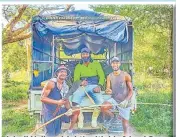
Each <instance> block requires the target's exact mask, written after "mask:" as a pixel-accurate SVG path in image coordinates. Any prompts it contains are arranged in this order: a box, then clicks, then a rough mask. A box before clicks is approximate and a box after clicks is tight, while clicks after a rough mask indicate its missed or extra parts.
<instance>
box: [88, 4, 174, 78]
mask: <svg viewBox="0 0 180 137" xmlns="http://www.w3.org/2000/svg"><path fill="white" fill-rule="evenodd" d="M90 8H92V9H93V10H95V11H98V12H104V13H110V14H116V15H121V16H126V17H130V18H131V19H132V21H133V26H134V46H135V48H134V66H135V70H136V72H137V71H138V72H146V73H147V72H149V68H152V71H151V72H152V73H153V74H154V75H160V76H164V74H165V75H168V76H172V67H173V66H172V62H173V60H172V52H173V39H172V38H173V5H91V6H90Z"/></svg>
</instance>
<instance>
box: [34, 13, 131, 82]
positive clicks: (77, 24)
mask: <svg viewBox="0 0 180 137" xmlns="http://www.w3.org/2000/svg"><path fill="white" fill-rule="evenodd" d="M87 15H88V17H96V18H97V17H101V18H100V19H99V20H93V21H91V20H87V21H84V20H83V21H82V20H81V18H79V17H86V16H87ZM72 16H76V17H77V18H76V19H75V20H74V21H72V20H66V19H62V18H63V17H72ZM57 17H61V20H59V18H57ZM102 17H116V18H118V19H119V20H115V21H113V20H107V19H103V18H102ZM56 18H57V19H56ZM62 22H63V23H62ZM105 23H106V25H105V26H104V24H105ZM87 24H89V26H88V25H87ZM92 24H93V25H92ZM57 26H58V27H57ZM94 28H95V29H94ZM128 28H132V22H131V21H130V20H129V19H128V18H126V17H122V16H117V15H109V14H104V13H96V12H92V11H84V10H80V11H73V12H61V13H56V14H51V15H43V16H39V15H38V16H36V17H34V18H33V21H32V29H33V49H35V48H37V49H39V47H40V48H41V50H42V52H44V53H43V54H49V55H50V57H49V58H48V60H47V57H45V55H42V57H36V55H35V54H33V61H34V62H38V61H39V62H46V61H47V62H48V63H52V69H51V76H53V72H54V69H55V68H54V62H55V59H56V55H55V46H56V44H57V43H56V41H57V39H60V40H66V41H67V39H68V38H74V37H75V36H78V35H79V34H81V33H82V34H85V35H88V34H91V35H92V34H93V35H94V34H95V37H93V38H98V39H97V41H103V40H102V39H103V38H104V39H105V40H106V42H107V45H108V44H109V45H114V47H113V51H114V52H113V55H110V54H109V57H108V59H110V58H112V56H117V54H118V51H117V47H120V46H119V45H126V44H127V43H128V42H129V41H131V43H130V44H129V45H131V46H132V45H133V43H132V38H131V39H130V40H129V32H128V31H129V30H128ZM118 29H119V30H121V29H122V30H123V31H122V33H121V32H119V30H118ZM69 34H70V35H72V36H70V35H69ZM131 34H132V32H131ZM37 38H39V39H40V40H41V41H42V43H41V44H39V43H38V44H39V45H41V46H39V45H38V44H37V43H36V40H35V39H37ZM81 38H82V39H83V40H84V39H85V40H86V39H88V36H87V37H85V38H84V37H81ZM82 39H81V40H82ZM85 40H84V41H85ZM74 41H77V43H78V42H81V41H78V39H74ZM93 41H95V39H93V40H91V41H90V44H91V43H92V45H91V46H89V47H91V48H94V47H96V46H94V43H93ZM85 42H86V41H85ZM85 42H84V43H85ZM78 44H79V43H78ZM86 44H87V43H86ZM103 44H104V43H100V44H99V45H100V46H101V45H103ZM49 45H52V46H49ZM72 45H73V44H72V43H69V45H67V46H64V51H65V53H68V54H69V55H72V54H76V53H78V52H79V51H80V49H81V48H83V47H84V46H82V44H79V47H80V48H79V49H78V48H76V49H78V50H74V51H73V50H72V49H67V47H70V48H71V47H72ZM93 46H94V47H93ZM72 48H73V47H72ZM100 48H101V47H100ZM103 48H110V47H109V46H104V47H103ZM103 48H102V49H103ZM111 50H112V49H111ZM131 50H132V48H131ZM103 52H104V50H99V52H97V53H95V54H101V53H103ZM131 52H132V51H131ZM131 57H132V55H131ZM131 60H132V59H131ZM32 69H33V68H32ZM48 77H49V76H48ZM33 79H34V78H33Z"/></svg>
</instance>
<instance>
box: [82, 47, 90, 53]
mask: <svg viewBox="0 0 180 137" xmlns="http://www.w3.org/2000/svg"><path fill="white" fill-rule="evenodd" d="M83 52H86V53H90V52H91V51H90V50H89V49H88V48H82V49H81V53H83Z"/></svg>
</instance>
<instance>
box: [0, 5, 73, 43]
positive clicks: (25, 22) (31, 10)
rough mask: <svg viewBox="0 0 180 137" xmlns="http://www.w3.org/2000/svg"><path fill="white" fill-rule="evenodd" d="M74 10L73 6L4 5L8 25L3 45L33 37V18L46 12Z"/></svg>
mask: <svg viewBox="0 0 180 137" xmlns="http://www.w3.org/2000/svg"><path fill="white" fill-rule="evenodd" d="M72 9H73V5H72V4H67V5H40V6H36V5H4V6H3V16H4V18H5V19H6V20H7V21H8V24H7V25H6V26H5V27H4V28H3V45H4V44H8V43H13V42H17V41H21V40H24V39H27V38H30V37H31V31H30V23H31V19H32V17H33V16H35V15H37V14H38V13H40V12H42V11H45V10H47V11H48V10H49V11H51V10H65V11H69V10H72Z"/></svg>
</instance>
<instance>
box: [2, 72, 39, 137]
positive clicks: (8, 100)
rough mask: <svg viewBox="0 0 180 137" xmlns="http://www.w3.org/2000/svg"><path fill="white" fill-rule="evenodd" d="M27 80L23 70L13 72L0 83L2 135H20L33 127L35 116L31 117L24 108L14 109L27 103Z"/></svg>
mask: <svg viewBox="0 0 180 137" xmlns="http://www.w3.org/2000/svg"><path fill="white" fill-rule="evenodd" d="M28 88H29V82H28V81H27V80H25V74H24V72H22V73H21V72H18V73H14V74H12V76H11V79H10V80H9V81H8V82H6V83H3V84H2V103H3V106H2V108H3V111H2V136H3V137H5V136H6V135H7V134H12V135H18V136H20V135H22V134H23V133H26V132H30V131H32V129H34V127H35V124H36V118H35V117H31V116H30V115H29V112H28V110H27V107H26V108H22V109H16V108H18V107H20V106H22V105H27V99H28V96H27V91H28Z"/></svg>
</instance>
